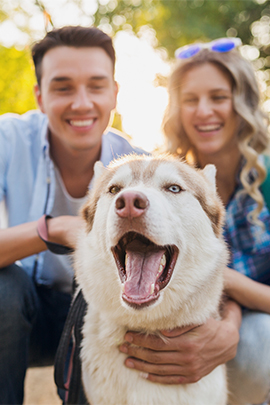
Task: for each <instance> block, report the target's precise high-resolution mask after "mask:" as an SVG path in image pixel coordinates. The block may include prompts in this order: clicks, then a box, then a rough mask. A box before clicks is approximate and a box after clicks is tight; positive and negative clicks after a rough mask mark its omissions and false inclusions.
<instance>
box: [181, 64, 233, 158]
mask: <svg viewBox="0 0 270 405" xmlns="http://www.w3.org/2000/svg"><path fill="white" fill-rule="evenodd" d="M180 119H181V123H182V125H183V128H184V130H185V133H186V134H187V136H188V138H189V140H190V142H191V144H192V145H193V146H194V147H195V149H196V151H197V153H198V154H199V155H200V154H201V155H213V154H220V153H223V152H224V153H226V152H229V151H230V150H231V148H236V147H237V129H238V125H239V119H238V115H237V114H236V113H235V111H234V109H233V99H232V81H231V79H230V77H229V76H228V75H226V74H225V73H224V72H223V71H222V70H220V69H219V68H218V67H216V66H215V65H213V64H211V63H205V64H203V65H201V66H196V67H193V68H192V69H190V70H189V71H188V72H186V73H185V74H184V76H183V80H182V82H181V88H180Z"/></svg>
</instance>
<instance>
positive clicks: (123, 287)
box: [121, 283, 125, 292]
mask: <svg viewBox="0 0 270 405" xmlns="http://www.w3.org/2000/svg"><path fill="white" fill-rule="evenodd" d="M121 290H122V292H125V284H124V283H123V284H121Z"/></svg>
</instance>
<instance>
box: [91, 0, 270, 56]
mask: <svg viewBox="0 0 270 405" xmlns="http://www.w3.org/2000/svg"><path fill="white" fill-rule="evenodd" d="M98 4H99V6H98V9H97V11H96V13H95V24H96V25H100V24H101V25H104V26H106V25H108V24H109V25H110V26H111V27H112V33H115V32H117V31H119V30H122V29H130V28H132V30H133V31H134V32H135V33H137V34H138V35H140V33H142V27H144V26H148V27H150V28H152V29H153V30H154V32H155V36H156V39H157V42H156V45H157V46H159V47H164V48H165V49H166V50H167V51H168V54H169V56H170V57H172V56H173V55H174V51H175V50H176V49H177V48H178V47H180V46H183V45H185V44H187V43H190V42H194V41H195V40H203V41H205V40H211V39H215V38H220V37H224V36H239V37H240V38H241V39H242V41H243V43H245V44H252V43H253V42H254V38H253V35H252V32H251V24H252V23H253V22H254V21H257V20H259V19H260V18H262V17H267V16H268V17H270V2H269V1H264V0H258V1H256V0H118V1H116V0H109V1H108V3H107V4H104V1H102V0H98ZM269 42H270V41H269ZM255 45H256V46H260V45H261V44H259V43H256V44H255ZM264 48H268V49H269V53H270V43H269V44H268V46H267V47H264ZM263 51H265V49H263Z"/></svg>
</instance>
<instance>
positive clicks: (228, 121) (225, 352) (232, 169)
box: [126, 39, 270, 405]
mask: <svg viewBox="0 0 270 405" xmlns="http://www.w3.org/2000/svg"><path fill="white" fill-rule="evenodd" d="M224 41H225V42H226V41H229V40H228V39H224ZM236 45H237V44H236ZM234 48H235V47H234ZM194 49H195V48H193V50H194ZM181 55H182V54H181ZM267 124H268V123H267V117H266V115H265V114H264V113H263V112H262V110H261V108H260V104H259V90H258V85H257V82H256V79H255V75H254V72H253V69H252V67H251V65H250V64H249V62H248V61H247V60H245V59H244V58H243V57H242V56H241V55H240V53H238V51H237V50H236V49H233V50H231V51H227V52H223V51H220V50H215V49H212V48H211V46H209V44H208V45H207V44H206V46H201V47H199V48H198V47H197V48H196V52H195V54H194V55H187V54H185V58H184V59H183V57H181V59H180V60H178V61H177V63H176V65H175V67H174V70H173V72H172V75H171V77H170V80H169V104H168V108H167V110H166V114H165V117H164V122H163V127H164V131H165V135H166V137H167V145H168V149H169V150H170V151H171V152H174V153H177V154H178V155H179V157H181V158H184V159H186V160H188V162H190V163H193V164H194V165H196V166H197V167H199V168H204V167H205V166H206V165H207V164H209V163H212V164H214V165H215V166H216V169H217V176H216V180H217V190H218V192H219V195H220V196H221V199H222V200H223V203H224V205H225V206H226V221H225V225H224V237H225V239H226V241H227V244H228V246H229V247H230V263H229V268H227V269H226V270H225V272H224V288H225V292H226V294H227V296H228V298H229V300H228V302H227V303H226V305H225V308H224V312H223V319H222V320H218V321H217V320H214V319H212V320H210V321H207V322H206V323H205V324H203V325H197V326H196V325H190V326H189V328H188V329H189V330H188V329H187V328H186V329H175V330H172V331H163V334H164V335H165V336H166V337H167V340H166V352H162V350H161V349H160V348H159V345H161V343H162V341H161V340H159V339H157V338H156V337H154V336H141V335H139V334H136V333H134V332H129V333H127V335H126V340H127V342H132V346H128V345H127V346H126V347H127V349H126V353H128V355H129V356H130V358H128V359H127V361H126V366H127V367H131V368H135V369H137V370H140V371H141V372H143V373H144V374H145V373H146V378H147V379H149V380H151V381H153V382H160V383H163V384H182V383H184V384H185V383H192V382H196V381H198V380H200V379H201V378H202V377H204V376H205V375H207V374H208V373H209V372H211V370H212V369H213V368H214V367H216V366H217V365H218V364H221V363H225V362H227V363H228V379H229V391H230V393H231V396H230V400H229V403H230V404H231V405H232V404H240V403H262V402H264V401H266V400H267V396H268V394H269V375H270V369H269V364H270V350H269V347H270V343H269V342H270V341H269V336H270V315H269V314H270V271H269V255H270V212H269V210H268V208H267V206H266V204H265V201H264V197H263V195H262V192H261V185H262V183H263V181H264V179H265V175H266V159H265V156H264V153H267V151H268V150H269V149H268V148H269V134H268V128H267ZM239 305H243V306H245V307H246V308H245V310H244V311H243V313H241V307H240V306H239ZM255 311H256V312H255ZM241 315H242V324H241ZM239 335H240V340H239ZM157 352H158V355H157ZM153 353H155V356H153ZM157 356H159V357H158V358H157ZM172 359H173V360H172ZM171 364H173V365H174V366H175V369H174V371H173V372H171V371H170V369H169V366H170V365H171ZM268 399H269V398H268Z"/></svg>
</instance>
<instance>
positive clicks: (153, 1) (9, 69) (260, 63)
mask: <svg viewBox="0 0 270 405" xmlns="http://www.w3.org/2000/svg"><path fill="white" fill-rule="evenodd" d="M89 1H90V0H89ZM91 1H92V0H91ZM29 2H31V0H29ZM66 3H67V4H68V3H73V4H74V5H77V7H78V8H80V10H81V11H82V13H85V14H87V12H85V11H84V9H83V7H84V6H83V3H84V2H83V1H82V0H66ZM13 4H14V5H13ZM44 4H46V1H45V0H44V1H41V0H32V2H31V7H32V8H31V7H30V8H27V7H25V6H24V5H23V3H22V2H20V0H17V1H15V0H14V1H13V2H8V1H7V0H0V24H1V23H3V22H5V21H6V20H10V21H12V22H14V24H15V25H17V26H18V28H19V29H20V30H21V32H22V33H24V34H27V35H28V36H29V43H30V42H32V38H33V36H34V35H33V32H32V31H31V30H32V28H31V24H30V20H31V18H32V17H33V13H34V11H35V12H37V13H41V14H42V15H43V17H44V18H45V20H44V21H45V24H44V34H45V29H46V28H47V29H48V28H50V29H51V28H52V26H53V24H54V21H53V20H54V17H53V15H52V16H51V15H49V14H48V10H46V8H45V7H44ZM18 16H19V17H20V18H18ZM92 20H93V21H94V25H95V26H98V27H99V28H101V29H103V30H104V31H105V32H107V33H109V34H110V35H111V36H113V35H114V34H115V33H116V32H117V31H120V30H133V32H134V33H135V34H137V35H138V36H145V35H148V37H150V38H151V42H152V44H153V46H155V47H158V48H163V49H165V50H166V55H167V56H168V57H169V58H172V57H173V55H174V51H175V49H177V48H178V47H180V46H182V45H185V44H186V43H191V42H194V41H196V40H202V41H205V40H211V39H215V38H219V37H224V36H238V37H240V38H241V39H242V41H243V43H244V44H250V45H254V46H256V48H258V49H259V51H260V57H259V58H258V59H257V61H256V62H257V65H256V66H255V68H256V69H257V70H258V69H260V70H263V71H264V75H265V77H264V78H263V80H264V82H265V84H266V85H269V84H270V69H269V67H270V1H269V0H97V9H96V12H95V14H94V15H93V16H92ZM18 21H19V22H20V23H19V25H18ZM22 21H23V22H24V23H23V24H22ZM164 55H165V53H164ZM0 58H1V59H0V60H1V63H0V114H3V113H4V112H8V111H10V112H17V113H23V112H25V111H27V110H29V109H33V108H36V102H35V97H34V93H33V85H34V83H35V77H34V70H33V68H32V62H31V57H30V52H29V49H28V48H26V49H23V50H18V49H16V48H15V47H13V48H5V47H3V46H1V45H0ZM114 124H115V126H117V127H119V129H121V122H120V119H119V117H117V116H116V117H115V120H114Z"/></svg>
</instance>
